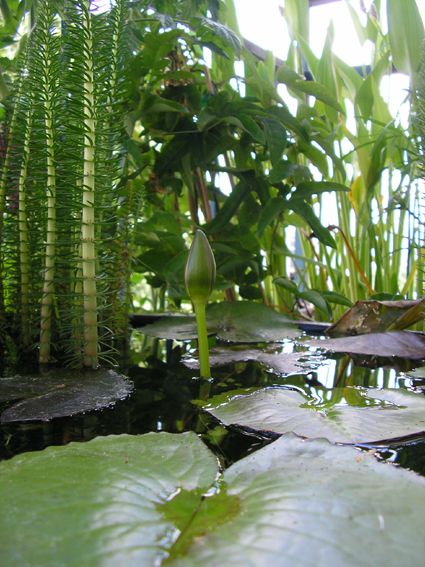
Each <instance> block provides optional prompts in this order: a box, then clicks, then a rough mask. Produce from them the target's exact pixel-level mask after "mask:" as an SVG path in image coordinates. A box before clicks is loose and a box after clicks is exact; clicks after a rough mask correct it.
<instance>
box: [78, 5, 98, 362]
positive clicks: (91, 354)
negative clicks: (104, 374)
mask: <svg viewBox="0 0 425 567" xmlns="http://www.w3.org/2000/svg"><path fill="white" fill-rule="evenodd" d="M81 7H82V20H83V26H84V29H85V42H84V51H85V56H86V61H85V70H84V78H85V80H84V86H83V90H84V157H83V160H84V172H83V204H82V205H83V206H82V227H81V242H82V246H81V252H82V271H83V295H84V317H83V320H84V357H83V364H84V366H88V367H93V368H95V367H96V366H97V365H98V320H97V289H96V246H95V238H96V237H95V214H94V201H95V165H94V163H95V134H96V121H95V104H94V102H95V101H94V70H93V37H92V26H91V23H92V22H91V14H90V2H89V1H88V0H87V1H86V2H82V3H81Z"/></svg>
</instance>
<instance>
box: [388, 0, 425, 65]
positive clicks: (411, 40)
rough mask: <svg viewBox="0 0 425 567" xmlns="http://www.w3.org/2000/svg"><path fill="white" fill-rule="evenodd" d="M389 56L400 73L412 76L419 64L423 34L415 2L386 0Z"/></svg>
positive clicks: (424, 35)
mask: <svg viewBox="0 0 425 567" xmlns="http://www.w3.org/2000/svg"><path fill="white" fill-rule="evenodd" d="M387 13H388V34H389V38H390V44H391V55H392V58H393V61H394V64H395V66H396V67H397V69H398V70H399V71H401V72H404V73H408V74H410V75H412V74H413V73H415V72H417V71H418V69H419V66H420V63H421V49H420V47H419V46H421V45H422V43H423V40H424V37H425V32H424V24H423V22H422V17H421V14H420V12H419V8H418V5H417V3H416V0H403V2H400V0H387Z"/></svg>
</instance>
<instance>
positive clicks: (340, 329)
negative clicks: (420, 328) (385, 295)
mask: <svg viewBox="0 0 425 567" xmlns="http://www.w3.org/2000/svg"><path fill="white" fill-rule="evenodd" d="M424 316H425V299H416V300H401V301H376V300H367V301H357V302H356V303H355V304H354V305H353V307H351V309H349V310H348V311H346V312H345V313H344V315H343V316H342V317H341V318H340V319H339V320H338V321H337V322H336V323H335V324H334V325H332V326H331V327H329V329H328V330H327V334H328V335H329V336H330V337H345V336H347V335H362V334H365V333H379V332H382V331H390V330H399V331H401V330H402V329H406V328H407V327H410V326H411V325H414V324H415V323H417V322H418V321H420V320H421V319H423V318H424Z"/></svg>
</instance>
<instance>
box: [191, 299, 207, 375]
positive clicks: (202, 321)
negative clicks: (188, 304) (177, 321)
mask: <svg viewBox="0 0 425 567" xmlns="http://www.w3.org/2000/svg"><path fill="white" fill-rule="evenodd" d="M193 308H194V310H195V317H196V326H197V330H198V356H199V369H200V375H201V378H211V369H210V360H209V350H208V333H207V320H206V316H205V303H202V302H196V303H194V304H193Z"/></svg>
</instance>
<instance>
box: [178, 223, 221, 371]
mask: <svg viewBox="0 0 425 567" xmlns="http://www.w3.org/2000/svg"><path fill="white" fill-rule="evenodd" d="M215 271H216V268H215V259H214V254H213V251H212V250H211V246H210V244H209V242H208V239H207V237H206V236H205V234H204V232H202V230H199V229H198V230H197V231H196V232H195V236H194V238H193V242H192V246H191V247H190V251H189V256H188V259H187V263H186V270H185V284H186V290H187V293H188V295H189V297H190V299H191V301H192V304H193V308H194V310H195V316H196V326H197V331H198V352H199V366H200V373H201V377H202V378H210V377H211V370H210V363H209V352H208V332H207V323H206V315H205V308H206V305H207V302H208V299H209V297H210V295H211V292H212V290H213V287H214V282H215Z"/></svg>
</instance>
